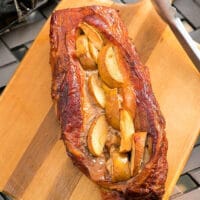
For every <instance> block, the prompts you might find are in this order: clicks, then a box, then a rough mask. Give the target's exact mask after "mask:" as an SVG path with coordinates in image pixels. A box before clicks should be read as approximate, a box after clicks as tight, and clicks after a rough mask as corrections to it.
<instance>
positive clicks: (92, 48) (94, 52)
mask: <svg viewBox="0 0 200 200" xmlns="http://www.w3.org/2000/svg"><path fill="white" fill-rule="evenodd" d="M89 50H90V53H91V55H92V58H93V59H94V60H95V62H96V63H97V61H98V55H99V51H98V49H97V48H96V47H95V46H94V44H93V43H92V42H90V41H89Z"/></svg>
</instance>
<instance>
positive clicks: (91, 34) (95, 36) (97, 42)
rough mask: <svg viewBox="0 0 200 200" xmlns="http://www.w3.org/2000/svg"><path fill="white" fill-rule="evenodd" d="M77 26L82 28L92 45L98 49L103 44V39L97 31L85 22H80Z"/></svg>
mask: <svg viewBox="0 0 200 200" xmlns="http://www.w3.org/2000/svg"><path fill="white" fill-rule="evenodd" d="M79 27H80V28H81V29H82V30H83V32H84V33H85V35H86V36H87V37H88V38H89V40H90V41H91V42H92V43H93V44H94V46H95V47H96V48H97V49H99V50H100V49H101V48H102V46H103V39H102V37H101V34H100V33H99V31H98V30H97V29H95V28H94V27H92V26H90V25H89V24H87V23H85V22H83V23H81V24H80V25H79Z"/></svg>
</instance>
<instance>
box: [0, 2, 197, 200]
mask: <svg viewBox="0 0 200 200" xmlns="http://www.w3.org/2000/svg"><path fill="white" fill-rule="evenodd" d="M92 4H100V5H102V4H103V5H108V6H111V5H112V4H113V3H112V2H111V1H106V0H85V1H83V0H76V1H70V0H63V1H62V2H61V3H60V5H59V6H58V8H59V9H60V8H68V7H79V6H85V5H92ZM112 6H114V7H118V8H119V6H117V5H112ZM120 15H121V17H122V19H123V20H124V22H125V24H126V25H127V27H128V30H129V34H130V37H131V38H132V39H133V41H134V42H135V44H136V48H137V50H138V52H139V53H140V54H141V58H142V60H143V62H144V63H145V64H146V65H147V66H149V70H150V75H151V79H152V85H153V90H154V92H155V95H156V97H157V99H158V102H159V104H160V107H161V110H162V112H163V114H164V116H165V118H166V122H167V127H166V131H167V138H168V140H169V151H168V162H169V174H168V179H167V183H166V195H165V198H164V199H168V197H169V195H170V193H171V192H172V189H173V187H174V185H175V183H176V181H177V179H178V177H179V175H180V173H181V171H182V169H183V167H184V165H185V163H186V161H187V159H188V156H189V154H190V152H191V150H192V148H193V145H194V143H195V140H196V138H197V136H198V132H199V130H200V76H199V73H198V72H197V70H195V68H194V66H193V64H192V62H191V61H190V59H189V58H188V57H187V55H186V54H185V52H184V50H183V49H182V48H181V46H180V44H179V43H178V42H177V40H176V38H175V37H174V35H173V33H172V32H171V31H170V29H169V28H168V26H166V25H165V24H164V23H163V22H162V21H161V19H160V18H159V17H158V15H157V14H156V12H155V11H154V10H153V8H152V6H151V4H150V2H149V1H148V0H144V1H143V2H142V3H141V4H138V5H137V6H135V7H131V9H127V8H126V6H122V7H120ZM48 36H49V20H48V21H47V23H46V24H45V26H44V27H43V29H42V31H41V32H40V34H39V35H38V37H37V39H36V40H35V42H34V44H33V45H32V47H31V49H30V50H29V52H28V53H27V54H26V56H25V58H24V59H23V61H22V62H21V65H20V67H19V68H18V70H17V71H16V73H15V75H14V76H13V78H12V80H11V81H10V83H9V85H8V86H7V88H6V89H5V91H4V93H3V95H2V96H1V97H0V138H1V139H0V141H1V144H0V190H1V191H5V192H7V193H9V194H11V195H12V196H14V197H16V198H17V199H23V200H36V199H37V200H51V199H52V200H86V199H87V200H100V194H99V191H98V188H97V187H96V186H95V184H93V183H92V182H91V181H90V180H88V179H87V178H86V177H85V176H84V175H83V174H82V173H81V172H79V170H78V169H77V168H76V167H74V166H73V165H72V163H71V160H70V159H69V158H68V157H67V156H66V153H65V148H64V145H63V143H62V141H61V140H60V128H59V124H58V122H57V120H56V117H55V114H54V110H53V108H52V101H51V97H50V87H51V69H50V65H49V37H48Z"/></svg>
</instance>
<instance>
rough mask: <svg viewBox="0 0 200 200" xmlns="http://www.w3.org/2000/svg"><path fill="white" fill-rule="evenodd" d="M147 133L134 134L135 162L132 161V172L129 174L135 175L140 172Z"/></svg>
mask: <svg viewBox="0 0 200 200" xmlns="http://www.w3.org/2000/svg"><path fill="white" fill-rule="evenodd" d="M146 137H147V132H137V133H135V134H134V139H133V140H134V142H135V161H134V166H135V167H134V171H133V172H131V173H132V174H133V175H136V174H138V173H139V172H140V169H141V164H142V162H143V157H144V151H145V142H146Z"/></svg>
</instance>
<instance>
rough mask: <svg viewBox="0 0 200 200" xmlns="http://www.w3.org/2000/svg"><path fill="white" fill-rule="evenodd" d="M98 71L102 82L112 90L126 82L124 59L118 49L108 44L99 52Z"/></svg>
mask: <svg viewBox="0 0 200 200" xmlns="http://www.w3.org/2000/svg"><path fill="white" fill-rule="evenodd" d="M98 69H99V74H100V76H101V78H102V80H103V81H104V82H105V83H106V84H107V85H108V86H109V87H111V88H115V87H121V86H122V85H123V83H124V82H125V77H124V74H125V73H124V70H123V64H122V59H121V57H120V55H119V51H118V49H117V47H115V46H112V45H111V44H107V45H106V46H104V47H103V48H102V49H101V51H100V52H99V57H98Z"/></svg>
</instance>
